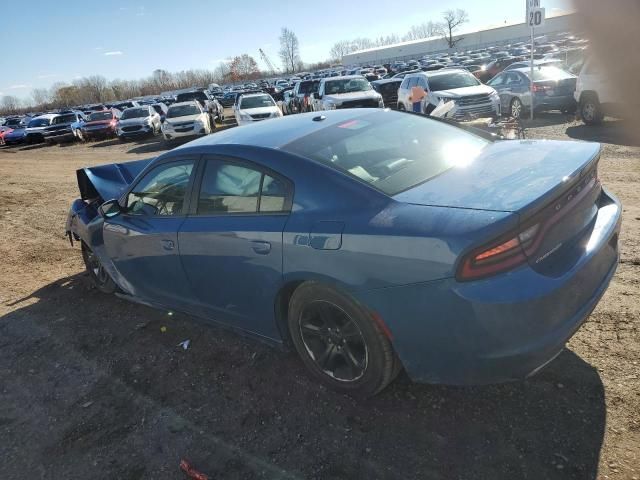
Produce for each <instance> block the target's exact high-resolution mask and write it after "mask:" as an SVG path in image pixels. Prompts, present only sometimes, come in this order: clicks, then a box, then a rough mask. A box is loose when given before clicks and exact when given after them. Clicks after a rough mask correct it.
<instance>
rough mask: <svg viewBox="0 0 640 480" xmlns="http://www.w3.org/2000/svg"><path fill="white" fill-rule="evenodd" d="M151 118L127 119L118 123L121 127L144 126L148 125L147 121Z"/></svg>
mask: <svg viewBox="0 0 640 480" xmlns="http://www.w3.org/2000/svg"><path fill="white" fill-rule="evenodd" d="M149 118H150V117H138V118H127V119H126V120H122V119H120V121H119V122H118V123H119V125H120V127H127V126H132V125H144V124H145V123H147V120H148V119H149Z"/></svg>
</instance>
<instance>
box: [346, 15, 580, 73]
mask: <svg viewBox="0 0 640 480" xmlns="http://www.w3.org/2000/svg"><path fill="white" fill-rule="evenodd" d="M575 17H576V14H574V13H570V14H564V15H557V16H554V17H548V18H547V19H546V20H545V22H544V26H542V27H539V28H536V30H535V36H536V37H537V36H540V35H553V34H555V33H560V32H567V31H571V30H573V25H574V22H575V20H576V18H575ZM457 37H462V40H460V42H458V43H457V44H456V48H455V49H453V50H454V51H457V50H475V49H478V48H483V47H490V46H492V45H500V44H508V43H515V42H522V41H529V40H530V39H531V30H530V29H529V27H528V26H527V25H526V24H525V23H524V22H523V23H516V24H511V25H505V26H501V27H496V28H490V29H487V30H478V31H473V32H465V33H460V34H459V35H455V36H454V39H455V38H457ZM449 50H450V49H449V48H448V46H447V42H446V40H444V39H443V38H442V37H432V38H427V39H422V40H412V41H409V42H402V43H396V44H393V45H386V46H384V47H376V48H369V49H366V50H359V51H357V52H353V53H349V54H348V55H345V56H344V57H343V58H342V64H343V65H354V64H357V65H363V64H374V63H377V64H382V63H391V62H393V61H394V60H411V59H414V58H416V59H417V58H419V57H421V56H422V55H425V54H428V53H439V52H447V51H449Z"/></svg>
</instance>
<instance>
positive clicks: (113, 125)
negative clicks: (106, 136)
mask: <svg viewBox="0 0 640 480" xmlns="http://www.w3.org/2000/svg"><path fill="white" fill-rule="evenodd" d="M117 123H118V120H116V119H115V118H114V119H113V120H111V121H110V122H109V125H111V126H112V127H115V126H116V124H117Z"/></svg>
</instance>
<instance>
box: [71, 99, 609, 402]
mask: <svg viewBox="0 0 640 480" xmlns="http://www.w3.org/2000/svg"><path fill="white" fill-rule="evenodd" d="M599 158H600V146H599V145H598V144H595V143H587V142H560V141H544V140H542V141H531V140H527V141H515V140H514V141H503V140H494V139H492V138H490V137H488V136H483V135H482V134H476V133H473V132H470V131H467V130H464V129H462V128H459V127H456V126H453V125H450V124H448V123H446V122H443V121H438V120H434V119H429V118H425V117H422V116H416V115H412V114H407V113H399V112H393V111H385V110H381V109H380V110H378V109H358V110H335V111H328V112H323V113H322V115H319V114H318V113H309V114H303V115H297V116H291V117H285V118H282V119H277V120H270V121H268V122H260V123H257V124H255V125H251V126H245V127H240V128H234V129H230V130H226V131H223V132H220V133H216V134H215V135H210V136H207V137H204V138H201V139H199V140H196V141H193V142H191V143H188V144H186V145H183V146H181V147H179V148H176V149H174V150H171V151H170V152H167V153H165V154H163V155H161V156H159V157H157V158H155V159H153V160H143V161H137V162H129V163H121V164H112V165H104V166H99V167H92V168H85V169H82V170H79V171H78V172H77V177H78V185H79V188H80V193H81V198H79V199H77V200H76V201H75V202H73V204H72V206H71V211H70V213H69V217H68V221H67V233H68V235H69V237H70V239H73V238H75V239H76V240H77V241H79V242H80V244H81V247H82V254H83V258H84V261H85V264H86V266H87V269H88V272H89V274H90V276H91V277H92V279H93V281H94V282H95V284H96V286H97V287H98V288H99V289H100V290H101V291H103V292H107V293H112V292H119V293H120V295H123V296H127V297H128V298H130V299H132V300H134V301H139V302H143V303H145V304H149V305H152V306H156V307H158V308H165V309H175V310H179V311H183V312H186V313H189V314H192V315H194V316H198V317H202V318H205V319H208V320H211V321H215V322H217V323H221V324H225V325H227V326H229V327H232V328H235V329H239V330H241V331H244V332H248V333H251V334H253V335H255V336H257V337H259V338H262V339H267V340H270V341H272V342H275V343H279V344H282V345H288V346H291V347H292V348H295V350H297V352H298V353H299V355H300V357H301V358H302V361H303V362H304V363H305V365H306V366H307V367H308V369H309V370H310V372H311V373H312V374H313V375H314V376H315V377H316V378H317V379H319V380H320V381H322V382H324V383H325V384H328V385H329V386H331V387H333V388H336V389H338V390H341V391H343V392H348V393H353V394H358V395H373V394H375V393H376V392H378V391H380V390H381V389H383V388H384V387H385V386H386V385H387V384H388V383H389V382H391V381H392V380H393V379H394V377H395V376H396V375H397V374H398V372H399V371H400V370H401V369H402V368H404V369H405V370H406V372H407V373H408V375H409V376H410V377H411V378H412V379H413V380H414V381H418V382H433V383H445V384H458V385H468V384H483V383H493V382H501V381H507V380H512V379H519V378H525V377H527V376H529V375H532V374H533V373H535V372H537V371H538V370H539V369H540V368H542V367H543V366H544V365H546V364H547V363H548V362H550V361H551V360H553V359H554V358H555V357H556V356H557V355H558V354H559V353H560V352H561V351H562V349H563V348H564V345H565V343H566V341H567V340H568V339H569V338H570V337H571V336H572V335H573V334H574V333H575V331H576V330H577V329H578V328H579V327H580V325H581V324H582V322H584V321H585V319H586V318H587V317H588V315H589V314H590V312H591V311H592V310H593V308H594V307H595V306H596V304H597V302H598V300H599V299H600V297H601V296H602V294H603V293H604V291H605V290H606V288H607V286H608V284H609V282H610V280H611V277H612V276H613V274H614V272H615V270H616V266H617V263H618V232H619V229H620V219H621V205H620V203H619V202H618V200H617V199H616V198H615V197H614V196H612V195H611V194H610V193H608V192H607V191H606V190H605V189H604V188H603V187H602V185H601V183H600V181H599V179H598V161H599Z"/></svg>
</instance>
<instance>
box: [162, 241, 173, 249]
mask: <svg viewBox="0 0 640 480" xmlns="http://www.w3.org/2000/svg"><path fill="white" fill-rule="evenodd" d="M174 247H175V245H174V243H173V240H162V248H164V249H165V250H173V248H174Z"/></svg>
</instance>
